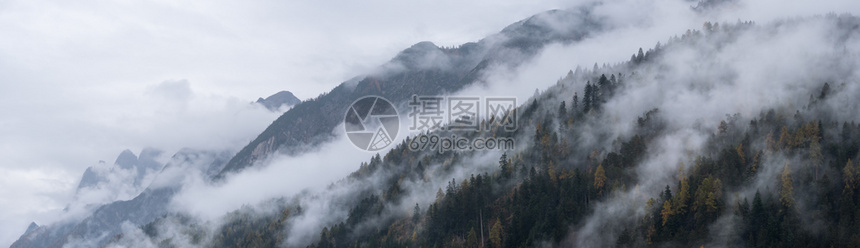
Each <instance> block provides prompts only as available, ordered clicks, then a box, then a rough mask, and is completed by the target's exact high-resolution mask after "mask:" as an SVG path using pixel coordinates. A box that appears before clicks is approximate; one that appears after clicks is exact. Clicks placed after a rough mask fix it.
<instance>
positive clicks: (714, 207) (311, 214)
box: [112, 15, 860, 247]
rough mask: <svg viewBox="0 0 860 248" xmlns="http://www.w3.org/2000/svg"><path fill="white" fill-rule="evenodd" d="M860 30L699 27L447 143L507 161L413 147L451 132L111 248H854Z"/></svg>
mask: <svg viewBox="0 0 860 248" xmlns="http://www.w3.org/2000/svg"><path fill="white" fill-rule="evenodd" d="M679 32H681V30H679ZM858 34H860V18H858V17H855V16H852V15H838V16H837V15H826V16H816V17H811V18H796V19H791V20H781V21H775V22H773V23H767V24H755V23H752V22H740V21H739V22H737V23H733V24H725V23H721V24H714V23H710V22H706V23H705V24H704V25H703V27H702V29H701V30H688V31H686V32H684V33H683V34H681V35H679V36H675V37H671V38H669V40H668V42H665V43H658V44H657V45H656V46H654V47H653V48H652V49H647V50H643V49H641V48H640V49H639V51H638V52H637V53H634V54H633V55H632V57H631V59H630V60H629V61H618V63H616V64H613V65H607V66H603V67H597V66H595V68H594V69H591V70H590V69H585V70H583V69H577V70H576V71H573V70H571V71H570V72H568V73H567V75H565V76H564V77H562V78H561V79H560V80H558V81H557V82H556V84H555V85H554V86H551V87H549V88H547V89H544V90H542V91H540V92H539V93H538V94H536V95H535V97H534V98H532V99H529V100H528V101H526V102H525V103H524V104H522V105H521V106H519V107H518V108H517V111H516V112H515V113H513V114H516V117H517V118H516V121H517V127H518V128H517V129H516V130H513V131H508V130H505V129H504V128H499V126H492V128H490V130H487V131H486V132H460V133H456V134H458V135H461V136H458V137H462V138H466V139H471V140H474V139H477V138H481V139H488V138H491V137H492V138H504V139H514V140H515V141H516V143H515V144H516V147H515V148H514V149H508V150H504V149H483V150H469V149H465V150H456V151H441V152H440V151H439V150H435V149H416V148H413V147H412V144H415V143H421V142H422V140H428V139H424V138H425V137H432V136H438V137H449V136H450V135H451V134H452V132H451V131H434V132H426V133H423V134H421V135H419V136H415V137H410V138H408V139H407V140H405V141H404V142H402V143H400V144H398V145H396V146H395V147H394V148H393V149H391V150H390V151H388V152H387V153H385V154H378V155H375V156H372V157H371V158H370V159H369V160H368V161H366V162H358V161H356V162H355V163H356V164H358V166H359V169H357V170H356V171H355V172H354V173H352V174H351V175H349V176H348V177H347V178H344V179H343V180H339V181H337V182H334V183H332V184H331V185H330V186H328V187H326V188H325V189H321V190H319V191H315V192H313V191H307V192H302V193H300V194H298V195H295V196H286V197H284V198H281V199H275V200H273V201H272V202H274V203H270V204H266V205H263V206H260V207H259V208H254V207H243V208H242V209H238V210H236V211H235V212H232V213H229V214H227V215H226V216H224V218H222V219H219V220H218V222H219V224H217V225H215V226H208V227H206V228H201V226H202V225H206V224H205V222H197V221H193V220H188V218H184V217H181V216H179V217H177V216H173V215H168V216H165V217H162V218H159V220H157V221H154V222H152V223H150V224H147V225H145V226H143V227H142V228H141V230H142V231H140V232H138V233H136V234H137V235H127V236H123V237H121V238H118V239H116V240H115V241H114V242H116V243H112V244H153V245H154V244H159V245H161V246H205V247H219V246H238V247H285V246H286V247H480V246H482V244H483V246H487V247H651V246H654V247H851V246H854V245H856V244H857V240H858V237H860V221H858V220H860V217H858V215H857V213H858V209H860V207H858V206H860V205H858V203H860V193H858V192H857V191H856V189H857V187H860V176H858V174H860V173H858V169H860V166H858V164H857V162H856V161H858V160H860V125H858V123H857V122H858V121H860V119H857V116H856V115H855V114H853V113H858V112H860V102H859V101H858V99H857V96H858V95H860V78H858V77H857V75H858V67H857V66H856V65H857V64H860V59H858V58H860V56H858V54H860V35H858ZM799 37H803V39H799ZM810 44H815V46H816V47H817V48H819V49H800V50H798V48H799V47H808V46H809V45H810ZM421 46H422V47H420V48H416V49H418V50H427V48H428V47H429V48H432V47H430V46H428V45H426V44H424V45H421ZM635 50H636V49H635V48H630V51H631V52H632V51H635ZM430 51H432V49H430ZM559 75H564V72H559ZM419 147H420V146H419ZM324 152H331V151H324ZM334 152H336V151H334ZM273 205H274V206H273ZM163 230H181V231H179V232H166V231H163ZM177 233H179V234H177Z"/></svg>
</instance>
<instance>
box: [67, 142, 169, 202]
mask: <svg viewBox="0 0 860 248" xmlns="http://www.w3.org/2000/svg"><path fill="white" fill-rule="evenodd" d="M161 154H162V151H160V150H158V149H154V148H144V149H143V150H142V151H141V152H140V157H138V156H137V155H135V154H134V152H132V151H131V150H128V149H126V150H123V151H122V152H121V153H120V155H119V156H117V158H116V161H115V162H114V163H113V165H112V166H105V165H100V166H99V167H92V166H91V167H87V169H86V171H84V174H83V176H81V181H80V182H79V183H78V187H77V191H80V190H81V189H83V188H91V187H97V186H98V185H99V184H100V183H109V178H110V177H111V175H108V174H111V173H115V172H116V170H117V169H120V170H126V171H130V172H133V173H134V175H133V176H134V177H133V185H134V186H141V183H143V182H142V180H143V179H144V177H146V175H147V174H148V173H149V172H155V171H159V170H161V167H162V164H161V163H160V162H158V161H157V160H156V159H157V158H158V156H160V155H161Z"/></svg>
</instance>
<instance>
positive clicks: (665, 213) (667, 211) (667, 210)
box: [660, 200, 673, 226]
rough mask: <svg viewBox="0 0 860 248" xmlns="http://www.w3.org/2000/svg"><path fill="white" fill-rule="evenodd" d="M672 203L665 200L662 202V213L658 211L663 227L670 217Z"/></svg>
mask: <svg viewBox="0 0 860 248" xmlns="http://www.w3.org/2000/svg"><path fill="white" fill-rule="evenodd" d="M672 214H673V212H672V203H671V202H670V200H666V201H664V202H663V211H660V215H661V216H663V226H665V225H666V222H668V221H669V217H672Z"/></svg>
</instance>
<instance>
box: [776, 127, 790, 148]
mask: <svg viewBox="0 0 860 248" xmlns="http://www.w3.org/2000/svg"><path fill="white" fill-rule="evenodd" d="M792 139H793V137H792V136H791V134H789V133H788V127H786V126H782V131H781V132H780V134H779V147H778V148H779V149H789V148H791V143H792Z"/></svg>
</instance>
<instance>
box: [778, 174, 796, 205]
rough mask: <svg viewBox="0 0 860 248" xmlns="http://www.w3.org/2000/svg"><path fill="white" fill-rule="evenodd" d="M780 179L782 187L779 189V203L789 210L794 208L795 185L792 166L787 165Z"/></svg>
mask: <svg viewBox="0 0 860 248" xmlns="http://www.w3.org/2000/svg"><path fill="white" fill-rule="evenodd" d="M780 179H781V180H780V181H782V186H781V187H780V188H779V202H780V203H782V206H784V207H785V208H787V209H788V208H791V207H792V206H794V184H793V182H792V180H791V165H789V164H785V167H784V168H783V169H782V176H781V177H780Z"/></svg>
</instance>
